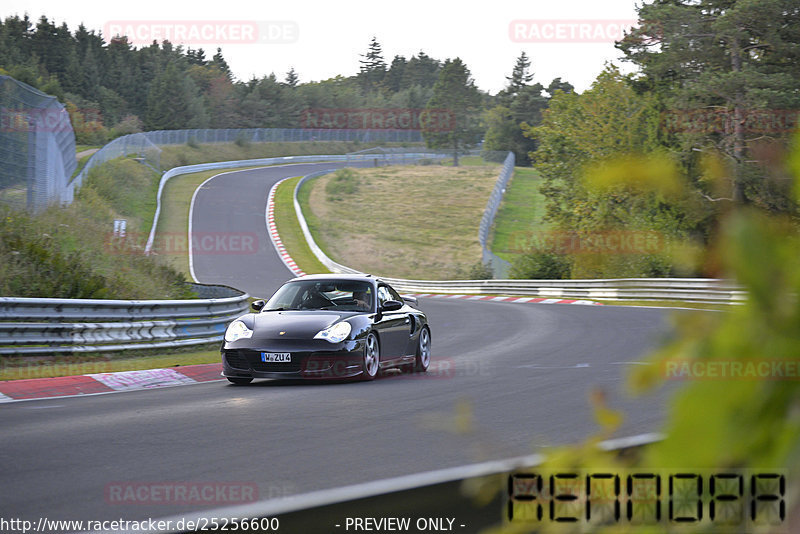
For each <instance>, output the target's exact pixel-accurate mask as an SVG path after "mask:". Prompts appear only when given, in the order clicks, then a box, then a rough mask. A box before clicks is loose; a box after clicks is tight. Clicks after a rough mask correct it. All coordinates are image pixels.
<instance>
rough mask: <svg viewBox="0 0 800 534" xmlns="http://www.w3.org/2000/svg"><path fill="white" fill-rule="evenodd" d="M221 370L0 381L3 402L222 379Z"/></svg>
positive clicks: (213, 365)
mask: <svg viewBox="0 0 800 534" xmlns="http://www.w3.org/2000/svg"><path fill="white" fill-rule="evenodd" d="M221 372H222V364H220V363H207V364H200V365H187V366H184V367H168V368H165V369H146V370H143V371H121V372H118V373H95V374H88V375H77V376H61V377H56V378H28V379H23V380H8V381H4V382H0V403H6V402H15V401H23V400H33V399H47V398H55V397H78V396H82V395H100V394H104V393H115V392H120V391H134V390H140V389H155V388H164V387H172V386H186V385H189V384H199V383H202V382H212V381H216V380H222V378H221V377H220V373H221Z"/></svg>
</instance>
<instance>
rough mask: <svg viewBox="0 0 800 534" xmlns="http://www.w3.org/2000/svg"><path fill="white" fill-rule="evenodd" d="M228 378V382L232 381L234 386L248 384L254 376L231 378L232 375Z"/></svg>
mask: <svg viewBox="0 0 800 534" xmlns="http://www.w3.org/2000/svg"><path fill="white" fill-rule="evenodd" d="M227 378H228V382H230V383H231V384H233V385H234V386H246V385H247V384H249V383H250V382H252V381H253V379H252V378H231V377H230V376H229V377H227Z"/></svg>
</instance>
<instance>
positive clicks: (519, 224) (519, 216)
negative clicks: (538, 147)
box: [489, 167, 551, 261]
mask: <svg viewBox="0 0 800 534" xmlns="http://www.w3.org/2000/svg"><path fill="white" fill-rule="evenodd" d="M540 185H541V179H540V177H539V174H538V173H537V172H536V170H535V169H532V168H529V167H515V168H514V175H513V177H512V178H511V181H510V182H509V184H508V187H507V188H506V193H505V195H504V196H503V202H502V203H501V204H500V209H498V210H497V215H496V216H495V219H494V225H493V226H492V230H491V232H490V235H489V241H490V243H491V246H490V248H491V250H492V252H494V253H495V254H497V255H498V256H500V257H501V258H503V259H504V260H507V261H513V260H514V258H515V257H516V256H519V255H521V254H523V253H524V252H526V250H525V246H526V245H525V243H526V242H530V237H531V236H532V235H534V234H536V233H539V232H544V231H547V230H549V229H550V227H551V224H550V223H548V222H546V221H544V220H543V219H544V214H545V208H544V201H545V199H544V196H543V195H542V194H541V193H540V192H539V186H540Z"/></svg>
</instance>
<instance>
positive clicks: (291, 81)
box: [283, 67, 300, 88]
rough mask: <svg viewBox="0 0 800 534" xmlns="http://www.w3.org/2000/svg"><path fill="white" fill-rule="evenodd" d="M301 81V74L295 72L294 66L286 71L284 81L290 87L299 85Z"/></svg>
mask: <svg viewBox="0 0 800 534" xmlns="http://www.w3.org/2000/svg"><path fill="white" fill-rule="evenodd" d="M299 82H300V76H298V75H297V72H295V70H294V67H292V68H290V69H289V72H287V73H286V78H285V80H284V82H283V83H285V84H286V85H288V86H289V87H292V88H294V87H297V84H298V83H299Z"/></svg>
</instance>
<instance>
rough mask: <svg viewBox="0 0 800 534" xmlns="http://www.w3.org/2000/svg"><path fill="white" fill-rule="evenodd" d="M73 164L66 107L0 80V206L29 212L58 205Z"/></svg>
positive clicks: (19, 84) (6, 79) (4, 78)
mask: <svg viewBox="0 0 800 534" xmlns="http://www.w3.org/2000/svg"><path fill="white" fill-rule="evenodd" d="M76 166H77V162H76V160H75V134H74V132H73V130H72V125H71V123H70V120H69V113H67V110H66V108H65V107H64V106H63V105H62V104H61V103H59V102H58V100H57V99H56V97H54V96H50V95H46V94H45V93H42V92H41V91H39V90H37V89H34V88H33V87H31V86H29V85H27V84H25V83H22V82H20V81H17V80H15V79H14V78H11V77H9V76H0V203H3V204H8V205H11V206H14V207H16V208H26V207H27V208H28V209H29V210H32V211H39V210H41V209H43V208H44V207H46V206H48V205H50V204H52V203H57V202H59V201H61V200H62V194H63V192H64V191H65V190H66V189H67V188H68V183H69V180H70V177H71V176H72V174H73V173H74V172H75V168H76Z"/></svg>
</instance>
